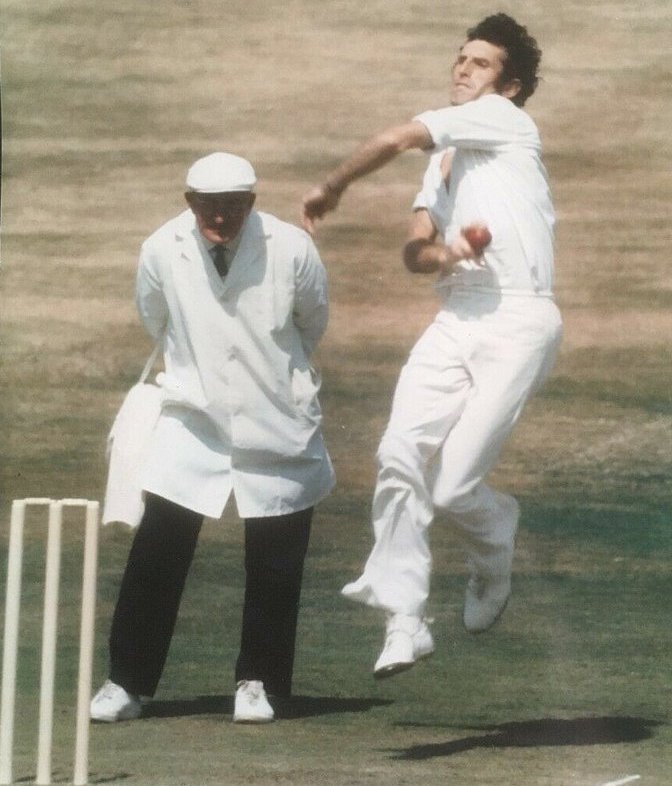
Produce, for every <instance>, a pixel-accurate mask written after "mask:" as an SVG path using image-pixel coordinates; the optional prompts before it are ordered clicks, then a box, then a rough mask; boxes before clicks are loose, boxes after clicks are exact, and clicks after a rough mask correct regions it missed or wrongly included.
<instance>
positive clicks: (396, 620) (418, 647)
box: [373, 614, 434, 679]
mask: <svg viewBox="0 0 672 786" xmlns="http://www.w3.org/2000/svg"><path fill="white" fill-rule="evenodd" d="M428 622H429V620H427V619H424V618H422V617H415V616H412V615H410V614H390V615H389V616H388V618H387V624H386V629H385V646H384V647H383V651H382V652H381V653H380V657H379V658H378V660H377V661H376V665H375V666H374V667H373V676H374V677H376V678H377V679H382V678H383V677H391V676H392V675H394V674H398V673H399V672H401V671H406V670H407V669H410V668H411V666H413V665H414V664H415V662H416V661H418V660H421V659H422V658H428V657H429V656H430V655H431V654H432V653H433V652H434V640H433V639H432V634H431V633H430V630H429V625H428Z"/></svg>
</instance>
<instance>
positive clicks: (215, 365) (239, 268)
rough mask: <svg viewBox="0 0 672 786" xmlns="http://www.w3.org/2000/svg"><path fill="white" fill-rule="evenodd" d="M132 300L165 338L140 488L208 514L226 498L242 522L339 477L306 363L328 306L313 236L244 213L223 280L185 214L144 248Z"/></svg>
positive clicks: (277, 510) (282, 508) (322, 491)
mask: <svg viewBox="0 0 672 786" xmlns="http://www.w3.org/2000/svg"><path fill="white" fill-rule="evenodd" d="M136 300H137V307H138V311H139V313H140V317H141V319H142V321H143V323H144V325H145V327H146V328H147V330H148V331H149V333H150V334H151V335H152V336H153V337H154V338H158V337H159V336H161V334H162V332H163V331H164V330H165V339H164V361H165V367H166V373H165V377H164V379H163V382H162V386H163V389H164V392H165V398H164V403H163V409H162V413H161V416H160V418H159V422H158V425H157V428H156V429H155V431H154V434H153V436H152V441H151V445H150V448H149V458H148V461H147V465H146V468H145V471H144V473H143V477H142V486H143V488H144V489H145V490H146V491H150V492H153V493H155V494H158V495H160V496H162V497H164V498H166V499H169V500H172V501H173V502H176V503H178V504H179V505H182V506H184V507H186V508H189V509H191V510H195V511H197V512H199V513H202V514H204V515H206V516H212V517H218V516H220V515H221V514H222V512H223V509H224V506H225V505H226V502H227V500H228V499H229V496H230V495H231V492H232V491H233V494H234V496H235V500H236V504H237V508H238V513H239V515H240V516H241V517H243V518H251V517H257V516H276V515H282V514H285V513H291V512H294V511H297V510H302V509H305V508H307V507H310V506H312V505H314V504H315V503H316V502H318V501H319V500H320V499H322V498H323V497H324V496H326V495H327V494H328V493H329V491H330V490H331V488H332V486H333V484H334V473H333V469H332V466H331V462H330V460H329V456H328V454H327V451H326V448H325V445H324V442H323V439H322V434H321V427H320V424H321V413H320V406H319V402H318V398H317V396H318V390H319V380H318V378H317V375H316V374H315V372H314V370H313V368H312V367H311V365H310V361H309V357H310V354H311V352H312V350H313V349H314V347H315V345H316V344H317V342H318V341H319V339H320V338H321V336H322V334H323V333H324V330H325V329H326V325H327V318H328V305H327V291H326V274H325V270H324V267H323V265H322V263H321V261H320V258H319V255H318V253H317V250H316V249H315V246H314V244H313V242H312V240H311V239H310V237H309V236H308V235H307V234H306V233H305V232H303V231H302V230H300V229H298V228H297V227H294V226H291V225H290V224H286V223H284V222H282V221H280V220H278V219H277V218H274V217H273V216H271V215H268V214H264V213H260V212H257V211H252V213H251V214H250V216H249V217H248V219H247V221H246V223H245V226H244V227H243V230H242V234H241V239H240V244H239V246H238V249H237V251H236V254H235V257H234V259H233V262H232V264H231V267H230V270H229V272H228V274H227V276H226V278H225V279H222V278H221V277H220V276H219V275H218V273H217V271H216V270H215V267H214V263H213V262H212V259H211V257H210V255H209V251H208V249H207V248H206V245H205V242H204V240H203V238H202V236H201V234H200V232H199V231H198V229H197V227H196V222H195V219H194V216H193V214H192V213H191V211H190V210H187V211H185V212H184V213H182V214H180V215H179V216H178V217H177V218H175V219H173V220H171V221H169V222H168V223H167V224H165V225H164V226H162V227H161V228H160V229H159V230H157V231H156V232H155V233H154V234H153V235H152V236H151V237H150V238H148V239H147V240H146V241H145V243H144V244H143V247H142V251H141V254H140V263H139V268H138V276H137V290H136Z"/></svg>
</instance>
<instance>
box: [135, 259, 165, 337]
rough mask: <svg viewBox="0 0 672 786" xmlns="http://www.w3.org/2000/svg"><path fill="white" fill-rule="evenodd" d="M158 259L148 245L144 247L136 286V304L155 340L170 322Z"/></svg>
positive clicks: (143, 322)
mask: <svg viewBox="0 0 672 786" xmlns="http://www.w3.org/2000/svg"><path fill="white" fill-rule="evenodd" d="M157 263H158V259H157V257H156V255H155V254H153V253H152V251H151V249H150V248H149V247H148V245H147V244H144V245H143V246H142V249H141V251H140V260H139V263H138V273H137V277H136V284H135V304H136V307H137V309H138V314H139V315H140V319H141V320H142V324H143V325H144V326H145V329H146V330H147V332H148V333H149V334H150V336H152V338H154V339H158V338H159V336H160V335H161V334H162V332H163V330H164V328H165V326H166V323H167V321H168V304H167V302H166V298H165V295H164V293H163V286H162V284H161V277H160V275H159V270H158V264H157Z"/></svg>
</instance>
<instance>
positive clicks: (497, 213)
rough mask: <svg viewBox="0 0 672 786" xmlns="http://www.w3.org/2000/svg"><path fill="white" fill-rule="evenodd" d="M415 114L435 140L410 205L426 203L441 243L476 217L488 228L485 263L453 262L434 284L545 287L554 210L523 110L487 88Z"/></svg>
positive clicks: (548, 286) (539, 290) (546, 290)
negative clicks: (444, 165) (447, 160)
mask: <svg viewBox="0 0 672 786" xmlns="http://www.w3.org/2000/svg"><path fill="white" fill-rule="evenodd" d="M414 119H415V120H418V121H419V122H421V123H422V124H423V125H424V126H425V127H426V128H427V130H428V131H429V133H430V135H431V137H432V140H433V142H434V145H435V147H434V149H433V151H432V152H433V155H432V157H431V159H430V163H429V166H428V167H427V171H426V173H425V177H424V181H423V185H422V189H421V191H420V192H419V193H418V195H417V197H416V199H415V202H414V207H415V208H425V209H427V210H428V211H429V213H430V216H431V217H432V220H433V221H434V224H435V226H436V228H437V230H438V231H439V233H440V234H441V235H442V236H443V238H444V240H445V242H446V243H450V242H452V240H453V238H454V237H456V236H457V234H458V233H459V231H460V228H461V227H464V226H467V225H469V224H473V223H476V222H478V223H483V224H485V225H486V226H487V227H488V229H489V230H490V232H491V234H492V242H491V243H490V245H489V246H487V248H486V249H485V252H484V254H483V261H484V265H481V266H479V265H477V264H475V263H474V262H470V261H463V262H460V263H459V264H458V265H457V266H456V267H455V268H454V270H453V272H452V273H451V274H447V275H444V276H442V277H441V279H440V281H439V283H438V287H439V288H442V287H450V288H451V289H454V288H463V287H469V288H473V287H477V288H480V289H488V290H493V289H494V290H499V291H502V290H503V291H507V290H511V291H513V292H520V291H524V292H531V293H536V294H544V295H548V294H550V293H551V292H552V289H553V276H554V273H553V227H554V223H555V216H554V210H553V204H552V201H551V194H550V189H549V185H548V179H547V175H546V170H545V168H544V165H543V163H542V161H541V142H540V139H539V132H538V131H537V127H536V125H535V124H534V122H533V121H532V119H531V118H530V116H529V115H528V114H527V113H526V112H524V111H523V110H522V109H520V108H518V107H517V106H515V104H513V102H512V101H510V100H509V99H508V98H504V97H503V96H500V95H496V94H492V95H486V96H483V97H481V98H478V99H476V100H475V101H470V102H468V103H466V104H463V105H461V106H451V107H446V108H445V109H438V110H432V111H429V112H423V113H422V114H420V115H418V116H417V117H415V118H414ZM448 148H454V149H455V153H454V157H453V161H452V166H451V172H450V180H449V187H448V190H446V187H445V183H444V181H443V177H442V175H441V170H440V162H441V158H442V155H443V153H444V152H445V151H446V149H448ZM437 151H438V152H437Z"/></svg>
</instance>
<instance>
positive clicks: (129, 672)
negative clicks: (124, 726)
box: [110, 494, 313, 696]
mask: <svg viewBox="0 0 672 786" xmlns="http://www.w3.org/2000/svg"><path fill="white" fill-rule="evenodd" d="M312 514H313V509H312V508H308V509H307V510H302V511H299V512H298V513H291V514H288V515H285V516H273V517H268V518H253V519H245V573H246V583H245V601H244V606H243V623H242V636H241V646H240V654H239V656H238V661H237V663H236V674H235V676H236V681H239V680H261V681H262V682H263V683H264V687H265V688H266V690H267V692H268V693H270V694H271V695H275V696H289V695H290V694H291V690H292V672H293V668H294V645H295V640H296V624H297V618H298V613H299V598H300V595H301V581H302V577H303V563H304V558H305V555H306V550H307V548H308V539H309V536H310V522H311V519H312ZM202 524H203V516H202V515H201V514H199V513H194V512H193V511H191V510H187V509H186V508H182V507H180V506H179V505H176V504H175V503H173V502H169V501H168V500H165V499H163V498H161V497H158V496H155V495H153V494H148V495H147V500H146V505H145V513H144V516H143V518H142V521H141V522H140V525H139V527H138V530H137V532H136V535H135V539H134V541H133V545H132V547H131V551H130V553H129V557H128V562H127V564H126V570H125V572H124V577H123V579H122V583H121V589H120V591H119V598H118V600H117V606H116V609H115V612H114V617H113V620H112V629H111V632H110V679H111V680H112V681H113V682H116V683H117V684H118V685H121V686H122V687H123V688H125V689H126V690H127V691H128V692H129V693H135V694H139V695H142V696H153V695H154V693H155V691H156V687H157V685H158V682H159V679H160V677H161V673H162V671H163V667H164V664H165V662H166V657H167V655H168V648H169V646H170V641H171V638H172V636H173V630H174V628H175V621H176V619H177V613H178V609H179V606H180V600H181V598H182V591H183V589H184V583H185V581H186V578H187V573H188V571H189V566H190V565H191V561H192V558H193V556H194V551H195V549H196V542H197V540H198V535H199V532H200V530H201V526H202Z"/></svg>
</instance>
